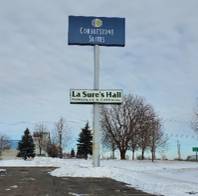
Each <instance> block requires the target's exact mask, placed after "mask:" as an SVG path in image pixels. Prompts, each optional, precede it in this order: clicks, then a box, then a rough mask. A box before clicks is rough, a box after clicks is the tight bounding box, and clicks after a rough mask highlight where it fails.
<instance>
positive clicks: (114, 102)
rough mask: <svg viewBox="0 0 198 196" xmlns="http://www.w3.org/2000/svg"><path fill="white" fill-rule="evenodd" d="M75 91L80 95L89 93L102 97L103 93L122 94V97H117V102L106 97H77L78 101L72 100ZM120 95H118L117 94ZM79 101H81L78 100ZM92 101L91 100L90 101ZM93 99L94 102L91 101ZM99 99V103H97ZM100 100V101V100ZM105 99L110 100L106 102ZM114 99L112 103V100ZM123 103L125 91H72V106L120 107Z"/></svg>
mask: <svg viewBox="0 0 198 196" xmlns="http://www.w3.org/2000/svg"><path fill="white" fill-rule="evenodd" d="M73 91H78V92H79V93H80V92H81V93H83V92H86V91H87V93H93V94H96V93H98V95H99V96H101V94H103V93H120V97H117V98H116V97H115V99H117V100H113V99H114V97H113V98H107V97H105V95H104V97H98V98H96V97H88V98H86V97H85V98H82V97H80V98H79V97H77V98H76V100H75V99H74V100H72V92H73ZM117 95H118V94H117ZM78 99H81V101H80V100H78ZM89 99H90V100H89ZM91 99H92V101H91ZM97 99H98V101H97ZM99 99H100V100H99ZM105 99H109V100H105ZM110 99H112V101H111V100H110ZM122 102H123V90H122V89H98V90H96V89H70V104H105V105H108V104H113V105H120V104H122Z"/></svg>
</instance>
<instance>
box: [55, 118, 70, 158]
mask: <svg viewBox="0 0 198 196" xmlns="http://www.w3.org/2000/svg"><path fill="white" fill-rule="evenodd" d="M67 139H68V134H67V128H66V120H65V119H64V118H63V117H60V119H59V120H58V121H57V122H56V123H55V140H56V143H57V144H58V145H59V157H60V158H62V155H63V154H62V153H63V152H62V149H63V145H64V146H65V145H66V142H67Z"/></svg>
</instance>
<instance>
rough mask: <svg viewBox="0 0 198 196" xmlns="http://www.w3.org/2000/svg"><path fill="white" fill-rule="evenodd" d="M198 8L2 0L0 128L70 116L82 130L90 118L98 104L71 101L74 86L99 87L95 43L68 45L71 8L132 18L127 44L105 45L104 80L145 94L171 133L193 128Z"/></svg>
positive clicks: (159, 2)
mask: <svg viewBox="0 0 198 196" xmlns="http://www.w3.org/2000/svg"><path fill="white" fill-rule="evenodd" d="M197 8H198V1H197V0H188V1H187V0H149V1H148V0H141V1H139V0H122V1H121V0H117V1H115V0H100V1H93V0H84V1H83V2H82V1H78V2H77V1H74V0H59V1H55V0H17V1H13V0H0V133H6V134H7V135H9V136H10V137H11V138H12V139H15V138H17V139H18V138H20V137H21V134H22V132H23V131H24V129H25V128H26V127H27V126H28V127H30V129H33V127H34V124H35V123H36V122H39V121H45V122H46V123H47V124H48V126H49V127H53V122H54V121H56V120H58V118H59V117H60V116H63V117H64V118H65V119H66V120H67V124H68V127H69V129H70V131H71V132H72V134H73V135H75V136H76V135H77V134H78V132H79V130H80V128H81V127H83V126H84V123H85V122H86V121H87V120H89V121H90V123H91V121H92V113H91V112H92V107H91V106H88V105H70V103H69V89H70V88H92V87H93V48H92V47H91V46H68V45H67V31H68V16H69V15H83V16H106V17H108V16H109V17H125V18H126V46H125V47H101V48H100V49H101V55H100V59H101V77H100V79H101V82H100V86H101V88H103V89H105V88H107V89H108V88H110V89H114V88H118V89H120V88H121V89H123V90H124V93H126V94H128V93H134V94H137V95H139V96H143V97H145V99H146V101H147V102H148V103H150V104H152V105H153V107H154V109H155V111H156V112H157V113H158V114H159V115H160V116H161V118H162V119H163V121H164V129H165V131H166V132H167V133H169V134H170V135H171V134H173V135H174V134H183V135H184V137H185V135H187V134H189V135H191V136H192V135H193V131H192V130H191V129H190V121H191V119H192V116H193V110H194V108H195V106H196V99H197V95H198V55H197V51H198V26H197V18H198V12H197ZM171 137H172V135H171ZM174 137H175V136H174Z"/></svg>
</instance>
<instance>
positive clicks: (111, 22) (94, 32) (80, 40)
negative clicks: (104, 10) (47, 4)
mask: <svg viewBox="0 0 198 196" xmlns="http://www.w3.org/2000/svg"><path fill="white" fill-rule="evenodd" d="M68 44H69V45H101V46H124V45H125V19H124V18H107V17H93V16H88V17H85V16H69V32H68Z"/></svg>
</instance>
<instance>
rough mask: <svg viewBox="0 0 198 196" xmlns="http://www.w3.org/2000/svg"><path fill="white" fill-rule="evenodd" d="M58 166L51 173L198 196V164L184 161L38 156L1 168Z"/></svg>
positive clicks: (171, 195)
mask: <svg viewBox="0 0 198 196" xmlns="http://www.w3.org/2000/svg"><path fill="white" fill-rule="evenodd" d="M9 166H14V167H16V166H18V167H21V166H23V167H29V166H32V167H33V166H34V167H35V166H37V167H43V166H48V167H58V168H57V169H55V170H54V171H52V172H51V175H53V176H57V177H61V176H72V177H108V178H112V179H115V180H118V181H122V182H125V183H128V184H129V185H130V186H132V187H136V188H138V189H140V190H143V191H145V192H149V193H153V194H158V195H159V194H162V195H168V196H186V195H188V196H189V195H197V196H198V163H193V162H181V161H156V162H154V163H152V162H151V161H119V160H103V161H101V167H98V168H93V167H92V165H91V160H79V159H58V158H35V159H34V160H28V161H23V160H2V161H0V167H9Z"/></svg>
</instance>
